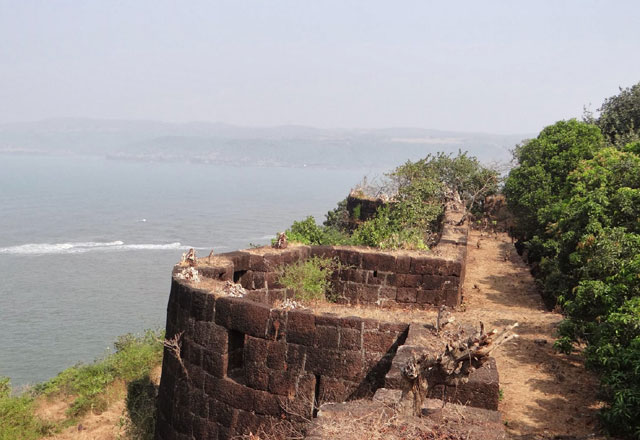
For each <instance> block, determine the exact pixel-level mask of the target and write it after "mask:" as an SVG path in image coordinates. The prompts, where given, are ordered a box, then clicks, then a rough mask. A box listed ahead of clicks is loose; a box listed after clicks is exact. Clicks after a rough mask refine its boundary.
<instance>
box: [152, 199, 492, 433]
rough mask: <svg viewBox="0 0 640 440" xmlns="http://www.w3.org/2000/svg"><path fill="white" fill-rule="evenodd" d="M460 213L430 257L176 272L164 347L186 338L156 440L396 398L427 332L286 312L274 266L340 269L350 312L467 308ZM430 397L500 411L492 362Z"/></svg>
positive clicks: (369, 252)
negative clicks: (194, 275) (393, 393)
mask: <svg viewBox="0 0 640 440" xmlns="http://www.w3.org/2000/svg"><path fill="white" fill-rule="evenodd" d="M456 214H457V218H458V219H459V218H460V214H459V213H456V212H452V211H451V210H448V211H447V212H446V214H445V222H444V226H443V230H442V235H441V239H440V241H439V243H438V245H437V246H436V248H435V249H434V250H433V251H431V252H408V251H393V252H387V251H380V250H375V249H370V248H364V247H343V246H294V245H290V246H289V247H288V248H287V249H283V250H278V249H272V248H267V247H265V248H258V249H249V250H244V251H236V252H230V253H226V254H219V255H216V256H214V257H212V258H210V259H209V258H200V259H198V261H197V263H196V264H195V270H197V272H198V274H199V278H200V279H199V281H198V282H194V280H185V279H180V277H179V276H177V275H178V274H179V273H180V271H181V270H182V269H184V266H179V265H178V266H176V268H175V269H174V272H173V278H172V284H171V293H170V297H169V303H168V307H167V322H166V338H167V340H171V339H172V338H174V337H178V341H179V344H180V352H179V355H176V353H175V351H172V350H170V349H168V348H165V353H164V360H163V365H162V377H161V382H160V387H159V394H158V400H157V402H158V403H157V408H158V411H157V425H156V439H162V440H169V439H171V440H173V439H180V440H182V439H184V440H186V439H198V440H199V439H220V440H223V439H230V438H234V437H236V436H239V435H242V434H243V433H247V432H254V433H255V432H257V431H258V430H259V429H260V428H261V427H263V428H264V427H268V426H270V425H272V424H274V423H277V422H278V421H280V420H282V419H288V418H295V417H301V418H308V419H311V418H313V417H314V416H315V415H316V413H317V409H318V408H319V407H320V406H321V405H322V404H323V403H327V402H345V401H351V400H355V399H366V398H371V397H372V396H373V395H374V393H375V392H376V391H378V390H379V389H382V388H390V389H398V388H400V387H401V386H402V380H401V376H400V370H399V368H400V367H399V365H400V364H399V363H400V362H401V361H402V359H404V358H407V357H408V356H410V355H411V352H412V350H420V345H421V344H420V342H419V341H420V340H423V341H424V338H429V337H432V338H433V337H436V336H433V335H431V333H429V332H425V330H424V329H425V328H426V326H425V324H426V323H411V322H402V321H398V320H397V319H395V320H393V322H386V321H385V320H384V319H382V320H377V319H371V318H368V317H362V316H356V315H357V313H355V312H354V314H353V316H344V313H343V314H337V313H319V312H314V310H313V308H312V307H311V308H309V309H306V308H293V309H291V308H285V307H282V302H283V300H285V299H286V298H291V297H292V292H291V291H288V290H287V289H284V288H283V287H282V286H281V285H279V284H278V278H277V273H276V268H278V267H279V266H281V265H286V264H291V263H293V262H296V261H299V260H304V259H306V258H308V257H310V256H323V257H332V258H336V259H338V260H339V261H340V262H341V263H342V265H343V268H341V269H339V270H336V271H335V272H334V273H333V276H332V279H333V285H334V287H335V290H336V292H335V293H336V295H337V297H338V302H339V303H341V304H342V305H343V306H344V308H348V307H350V306H353V305H358V306H359V307H362V306H365V307H371V308H403V309H407V308H428V307H434V306H439V305H446V306H450V307H456V306H459V305H460V303H461V301H462V285H463V282H464V276H465V267H466V243H467V235H468V230H467V229H466V227H459V226H456V225H455V223H456V222H455V221H454V220H453V218H454V217H455V216H456ZM230 283H238V284H240V285H242V287H243V288H244V291H245V293H244V294H242V295H240V294H237V296H236V294H234V293H231V294H230V293H229V289H228V287H229V286H230V285H231V284H230ZM225 286H226V289H225ZM239 290H241V289H236V291H239ZM414 335H420V337H416V336H414ZM428 345H429V344H428V343H427V344H425V346H428ZM431 392H432V397H436V398H438V399H444V400H447V401H451V402H456V403H462V404H465V405H470V406H475V407H480V408H486V409H491V410H496V409H497V405H498V375H497V371H496V367H495V362H493V360H491V361H490V362H488V363H486V364H485V365H484V366H483V367H481V368H479V369H477V370H476V371H474V372H473V373H472V374H471V377H470V380H469V381H468V382H467V383H465V384H464V385H461V386H458V387H457V388H451V387H440V388H439V389H438V388H434V389H432V390H431Z"/></svg>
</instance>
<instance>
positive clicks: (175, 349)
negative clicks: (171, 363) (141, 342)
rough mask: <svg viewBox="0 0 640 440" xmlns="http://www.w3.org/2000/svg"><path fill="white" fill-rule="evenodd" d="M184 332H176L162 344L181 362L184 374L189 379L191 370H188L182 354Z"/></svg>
mask: <svg viewBox="0 0 640 440" xmlns="http://www.w3.org/2000/svg"><path fill="white" fill-rule="evenodd" d="M183 333H184V332H180V333H176V334H175V335H174V336H173V338H171V339H165V340H164V341H162V345H164V347H165V348H166V349H167V350H168V351H169V353H171V354H172V355H173V357H174V358H176V359H177V360H178V362H180V366H181V367H182V371H183V372H184V375H185V376H186V377H187V380H189V372H188V371H187V367H185V365H184V361H183V360H182V356H181V355H180V351H181V348H182V334H183Z"/></svg>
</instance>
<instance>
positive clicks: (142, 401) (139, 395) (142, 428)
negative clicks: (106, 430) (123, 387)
mask: <svg viewBox="0 0 640 440" xmlns="http://www.w3.org/2000/svg"><path fill="white" fill-rule="evenodd" d="M157 394H158V390H157V388H156V386H155V384H154V383H153V382H152V381H151V379H149V376H148V375H145V376H144V377H141V378H140V379H136V380H133V381H131V382H129V384H128V385H127V398H126V402H125V404H126V407H127V414H128V415H129V419H128V421H127V423H126V425H125V428H126V432H127V435H128V436H129V438H130V439H132V440H153V437H154V433H155V426H156V396H157Z"/></svg>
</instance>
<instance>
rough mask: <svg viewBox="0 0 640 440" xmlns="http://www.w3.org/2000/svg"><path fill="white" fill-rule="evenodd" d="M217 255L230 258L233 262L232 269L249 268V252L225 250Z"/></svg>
mask: <svg viewBox="0 0 640 440" xmlns="http://www.w3.org/2000/svg"><path fill="white" fill-rule="evenodd" d="M218 257H224V258H228V259H229V260H231V262H232V263H233V270H234V271H241V270H249V257H250V254H249V253H248V252H243V251H234V252H225V253H223V254H218Z"/></svg>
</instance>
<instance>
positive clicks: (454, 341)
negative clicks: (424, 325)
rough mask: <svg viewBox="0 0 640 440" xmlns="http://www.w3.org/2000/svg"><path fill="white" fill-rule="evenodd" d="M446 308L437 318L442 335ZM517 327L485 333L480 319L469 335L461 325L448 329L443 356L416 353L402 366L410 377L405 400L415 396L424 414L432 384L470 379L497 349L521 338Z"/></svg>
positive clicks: (417, 408) (415, 403) (416, 411)
mask: <svg viewBox="0 0 640 440" xmlns="http://www.w3.org/2000/svg"><path fill="white" fill-rule="evenodd" d="M442 311H443V309H440V311H439V313H438V318H437V321H436V329H437V331H438V334H441V333H440V330H441V328H442V327H444V325H446V324H448V321H447V322H445V323H444V324H443V323H442V322H441V319H442V318H441V316H440V314H441V312H442ZM517 326H518V323H515V324H513V325H510V326H508V327H506V328H504V329H502V330H498V329H494V330H491V331H490V332H488V333H485V332H484V324H483V323H482V322H480V328H479V330H478V331H476V332H475V333H474V334H473V335H472V336H470V337H466V338H465V337H464V330H463V329H462V328H458V331H456V332H453V333H452V332H447V334H446V335H443V336H442V337H443V339H445V341H444V344H445V348H444V351H443V352H442V353H440V354H439V355H437V356H434V355H432V354H430V353H424V354H422V355H420V356H416V355H414V357H413V358H412V359H411V360H409V361H408V362H407V364H406V365H405V366H404V367H403V368H402V375H403V377H404V378H405V380H406V385H405V388H404V390H403V393H402V395H403V400H406V399H407V398H408V397H409V396H411V397H412V400H413V414H414V415H415V416H421V411H422V403H423V402H424V399H425V398H426V396H427V392H428V390H429V387H430V386H437V385H454V386H457V385H459V384H462V383H465V382H467V381H468V380H469V375H470V374H471V372H472V371H474V370H475V369H477V368H479V367H481V366H482V365H483V364H484V363H485V362H486V361H487V360H488V359H489V355H490V354H491V353H492V352H493V351H494V350H495V349H497V348H498V347H500V346H502V345H503V344H505V343H507V342H509V341H511V340H513V339H514V338H517V337H518V335H516V334H514V333H513V330H514V329H515V328H516V327H517Z"/></svg>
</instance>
